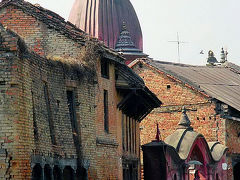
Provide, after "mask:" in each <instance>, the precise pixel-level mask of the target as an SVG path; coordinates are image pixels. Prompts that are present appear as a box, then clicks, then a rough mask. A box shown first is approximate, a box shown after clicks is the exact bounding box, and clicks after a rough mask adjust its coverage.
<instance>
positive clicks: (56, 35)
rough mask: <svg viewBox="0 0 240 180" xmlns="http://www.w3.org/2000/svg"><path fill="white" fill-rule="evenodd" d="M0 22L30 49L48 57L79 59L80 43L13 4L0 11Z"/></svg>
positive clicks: (69, 59)
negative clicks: (19, 37) (20, 38)
mask: <svg viewBox="0 0 240 180" xmlns="http://www.w3.org/2000/svg"><path fill="white" fill-rule="evenodd" d="M0 23H2V24H3V26H4V27H7V28H9V29H11V30H12V31H14V32H15V33H17V34H18V35H19V36H21V37H22V38H23V39H24V41H25V42H26V44H27V46H28V47H29V48H30V50H31V51H34V52H36V53H38V54H39V55H41V56H45V57H47V58H50V59H65V60H68V61H76V60H77V61H81V58H80V57H79V56H81V54H80V48H81V47H82V45H80V44H79V43H77V42H75V41H73V40H72V39H70V38H67V37H66V36H65V35H63V34H61V33H60V32H58V31H56V30H55V29H54V28H52V29H51V28H49V27H47V25H46V24H44V23H43V22H41V21H39V20H37V19H36V18H35V17H33V16H31V15H28V14H27V13H24V12H23V11H22V10H21V9H19V8H17V7H15V6H12V5H11V6H7V7H6V8H4V9H2V10H1V11H0Z"/></svg>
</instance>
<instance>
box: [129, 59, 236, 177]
mask: <svg viewBox="0 0 240 180" xmlns="http://www.w3.org/2000/svg"><path fill="white" fill-rule="evenodd" d="M130 67H131V68H132V69H133V70H134V71H135V72H136V73H137V74H139V75H140V76H141V77H142V78H143V79H144V81H145V83H146V85H147V87H148V88H149V89H150V90H152V91H153V92H154V93H155V94H156V95H157V97H158V98H159V99H161V101H162V102H163V104H162V106H161V108H158V109H156V110H154V111H153V112H152V113H151V114H150V115H149V116H148V117H147V118H146V119H144V120H143V121H142V123H141V126H140V128H141V129H142V130H141V144H146V143H148V142H151V141H152V139H153V138H154V137H155V132H156V130H155V129H156V128H155V127H156V125H155V124H156V122H158V123H159V126H160V131H161V135H162V139H163V140H164V139H165V138H166V137H167V136H169V135H170V134H172V132H174V131H175V129H176V125H177V124H178V121H179V118H180V116H181V108H182V106H185V107H186V109H187V112H188V115H189V118H190V119H191V120H192V126H193V128H194V129H195V130H196V131H197V132H199V133H201V134H203V136H204V137H205V138H206V140H207V141H219V142H220V143H222V144H223V145H225V146H227V147H228V148H229V151H228V153H227V163H228V179H233V178H234V179H239V167H240V144H239V143H240V140H239V135H240V123H239V120H240V112H239V111H240V103H239V102H240V99H239V92H240V77H239V73H240V68H239V66H237V65H235V64H232V63H229V62H227V61H226V62H224V63H222V64H219V65H216V66H215V65H213V64H212V65H209V66H192V65H185V64H177V63H170V62H162V61H155V60H149V59H138V60H135V61H133V62H132V63H131V64H130Z"/></svg>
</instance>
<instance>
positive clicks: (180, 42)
mask: <svg viewBox="0 0 240 180" xmlns="http://www.w3.org/2000/svg"><path fill="white" fill-rule="evenodd" d="M168 42H173V43H177V45H178V62H179V63H180V44H184V43H188V42H184V41H180V40H179V35H178V32H177V41H168Z"/></svg>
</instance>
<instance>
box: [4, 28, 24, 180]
mask: <svg viewBox="0 0 240 180" xmlns="http://www.w3.org/2000/svg"><path fill="white" fill-rule="evenodd" d="M0 28H1V47H0V51H1V53H0V84H1V85H0V120H1V130H0V144H1V146H0V166H1V168H0V179H8V178H10V177H11V175H12V173H11V171H13V172H15V171H16V169H13V170H12V169H10V168H11V167H12V166H13V167H16V166H18V164H16V162H17V160H21V159H20V158H19V157H17V158H16V152H17V149H20V148H22V147H23V148H25V146H24V144H23V145H22V146H21V147H20V146H19V143H18V141H20V136H19V134H18V133H17V132H16V130H17V127H18V126H19V125H20V124H21V122H20V121H19V119H18V116H19V109H17V107H18V99H19V95H20V93H19V87H18V86H17V84H16V82H17V77H16V74H18V72H17V61H18V58H17V57H16V49H17V44H16V43H17V39H16V38H14V37H12V36H10V35H9V34H8V32H7V31H6V30H5V29H4V28H3V27H0ZM6 40H8V41H6ZM26 124H27V122H26ZM22 139H24V137H22ZM26 148H27V147H26ZM19 154H20V153H19ZM20 156H21V154H20ZM19 163H20V164H21V165H25V163H26V162H24V160H21V162H19Z"/></svg>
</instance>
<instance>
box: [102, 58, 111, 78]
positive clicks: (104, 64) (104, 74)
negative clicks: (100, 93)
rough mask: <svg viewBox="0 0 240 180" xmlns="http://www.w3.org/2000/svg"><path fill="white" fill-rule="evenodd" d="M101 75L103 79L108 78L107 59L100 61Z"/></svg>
mask: <svg viewBox="0 0 240 180" xmlns="http://www.w3.org/2000/svg"><path fill="white" fill-rule="evenodd" d="M101 75H102V77H104V78H107V79H108V78H109V63H108V60H107V59H101Z"/></svg>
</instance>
